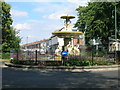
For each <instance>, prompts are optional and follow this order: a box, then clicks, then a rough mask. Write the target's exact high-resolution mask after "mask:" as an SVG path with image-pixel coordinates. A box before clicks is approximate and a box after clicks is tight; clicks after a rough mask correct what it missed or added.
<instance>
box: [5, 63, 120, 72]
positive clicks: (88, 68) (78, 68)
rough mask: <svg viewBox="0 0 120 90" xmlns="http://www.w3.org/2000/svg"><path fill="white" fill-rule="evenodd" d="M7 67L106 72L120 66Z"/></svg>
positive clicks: (10, 65)
mask: <svg viewBox="0 0 120 90" xmlns="http://www.w3.org/2000/svg"><path fill="white" fill-rule="evenodd" d="M4 65H5V66H8V67H15V68H24V69H40V70H54V71H72V72H74V71H75V72H76V71H77V72H79V71H104V70H118V69H119V67H120V65H109V66H105V65H104V66H35V65H18V64H12V63H10V62H5V63H4Z"/></svg>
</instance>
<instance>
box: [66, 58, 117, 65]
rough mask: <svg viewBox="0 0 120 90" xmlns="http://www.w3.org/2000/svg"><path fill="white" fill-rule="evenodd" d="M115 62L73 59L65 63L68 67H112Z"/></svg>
mask: <svg viewBox="0 0 120 90" xmlns="http://www.w3.org/2000/svg"><path fill="white" fill-rule="evenodd" d="M112 64H115V62H108V61H93V62H92V60H89V59H85V58H71V59H68V60H66V61H65V65H66V66H92V65H94V66H97V65H112Z"/></svg>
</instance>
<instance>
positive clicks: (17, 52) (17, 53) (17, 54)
mask: <svg viewBox="0 0 120 90" xmlns="http://www.w3.org/2000/svg"><path fill="white" fill-rule="evenodd" d="M16 52H17V60H18V59H19V58H18V50H16Z"/></svg>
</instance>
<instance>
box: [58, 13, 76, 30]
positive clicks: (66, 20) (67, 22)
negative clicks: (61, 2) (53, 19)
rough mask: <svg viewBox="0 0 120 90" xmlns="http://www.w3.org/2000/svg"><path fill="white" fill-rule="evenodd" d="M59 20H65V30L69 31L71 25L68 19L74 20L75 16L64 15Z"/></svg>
mask: <svg viewBox="0 0 120 90" xmlns="http://www.w3.org/2000/svg"><path fill="white" fill-rule="evenodd" d="M60 18H61V19H65V21H64V25H65V30H66V31H68V30H69V29H70V23H71V21H70V19H73V18H75V16H68V15H65V16H61V17H60Z"/></svg>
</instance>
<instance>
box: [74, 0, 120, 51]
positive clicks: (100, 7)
mask: <svg viewBox="0 0 120 90" xmlns="http://www.w3.org/2000/svg"><path fill="white" fill-rule="evenodd" d="M115 4H117V17H118V18H117V25H118V27H117V28H118V30H119V29H120V24H119V23H120V2H117V3H115V2H92V3H91V2H90V3H88V6H86V7H81V6H80V7H79V8H77V9H76V10H77V11H78V20H77V22H76V24H75V27H77V28H78V29H79V30H80V31H83V32H86V33H85V38H86V44H89V43H88V42H89V41H90V40H91V39H98V38H99V39H100V40H101V42H102V44H103V46H104V47H105V48H106V49H107V48H108V44H109V37H111V36H112V35H114V33H115V24H114V23H115V22H114V17H113V16H114V13H115V11H114V9H115ZM118 37H119V36H118Z"/></svg>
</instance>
